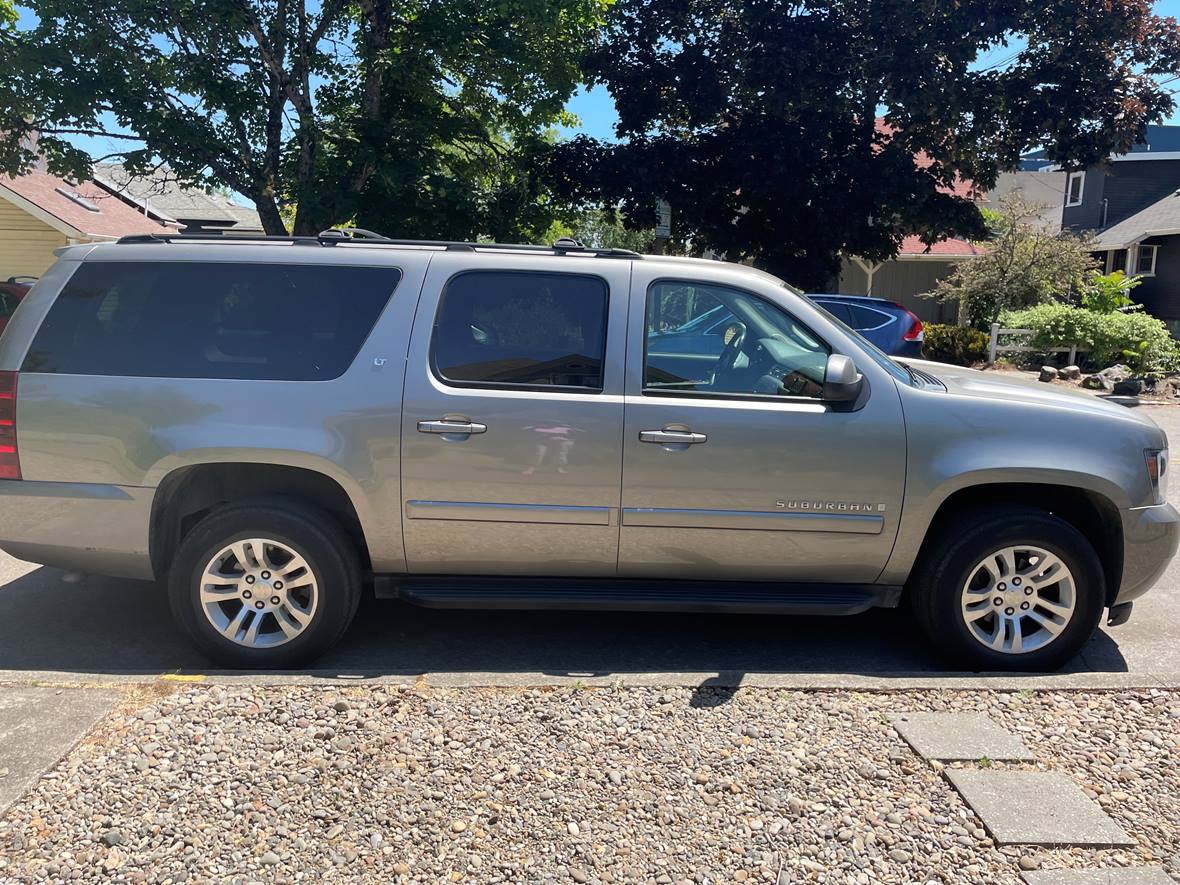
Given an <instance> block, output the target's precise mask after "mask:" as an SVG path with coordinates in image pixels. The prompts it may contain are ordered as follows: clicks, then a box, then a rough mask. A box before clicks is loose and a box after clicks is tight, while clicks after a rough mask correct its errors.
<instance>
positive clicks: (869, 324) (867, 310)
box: [850, 304, 893, 329]
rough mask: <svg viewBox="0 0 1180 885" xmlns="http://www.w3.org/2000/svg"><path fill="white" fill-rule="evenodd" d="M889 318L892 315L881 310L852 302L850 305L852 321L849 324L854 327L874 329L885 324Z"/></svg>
mask: <svg viewBox="0 0 1180 885" xmlns="http://www.w3.org/2000/svg"><path fill="white" fill-rule="evenodd" d="M891 319H893V317H891V316H890V315H889V314H887V313H885V312H883V311H880V310H874V309H873V308H871V307H861V306H860V305H855V304H854V305H853V306H852V323H851V324H850V325H851V326H852V328H854V329H876V328H879V327H881V326H883V325H885V324H886V323H887V322H889V321H890V320H891Z"/></svg>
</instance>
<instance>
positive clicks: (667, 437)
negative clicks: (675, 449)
mask: <svg viewBox="0 0 1180 885" xmlns="http://www.w3.org/2000/svg"><path fill="white" fill-rule="evenodd" d="M707 439H708V437H707V436H705V435H704V434H703V433H692V432H691V431H688V430H641V431H639V441H640V442H645V443H655V444H656V445H658V446H669V445H672V446H677V445H679V446H697V445H700V444H701V443H703V442H704V441H705V440H707Z"/></svg>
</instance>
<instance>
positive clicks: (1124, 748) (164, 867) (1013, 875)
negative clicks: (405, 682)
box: [0, 685, 1180, 885]
mask: <svg viewBox="0 0 1180 885" xmlns="http://www.w3.org/2000/svg"><path fill="white" fill-rule="evenodd" d="M905 710H958V711H963V712H982V713H986V714H988V715H989V716H991V717H993V718H994V719H995V720H996V721H997V722H998V723H1000V724H1001V725H1003V726H1004V727H1006V728H1008V729H1009V730H1010V731H1012V732H1013V733H1015V734H1017V735H1019V736H1020V737H1022V738H1023V739H1024V741H1025V742H1026V743H1027V744H1028V745H1029V746H1030V747H1031V748H1032V749H1033V750H1034V752H1035V753H1036V754H1037V756H1038V760H1037V762H1036V763H1033V764H1032V765H1030V766H1023V767H1031V768H1041V769H1046V770H1049V769H1052V770H1058V771H1064V772H1066V773H1068V774H1069V775H1071V776H1072V777H1073V778H1074V779H1075V780H1076V781H1077V782H1078V784H1079V785H1080V786H1082V788H1083V789H1084V790H1086V792H1087V793H1088V794H1089V795H1090V796H1091V797H1092V798H1094V799H1095V801H1097V802H1099V803H1100V804H1101V805H1102V807H1103V808H1104V809H1105V810H1106V811H1107V812H1108V813H1109V814H1110V815H1111V816H1112V817H1113V818H1114V819H1115V820H1116V821H1117V822H1118V823H1119V824H1120V825H1121V826H1122V827H1124V828H1125V829H1126V830H1127V831H1128V832H1129V833H1131V834H1132V836H1134V837H1135V838H1136V839H1137V840H1138V846H1137V847H1136V848H1134V849H1127V850H1119V851H1096V850H1080V849H1077V850H1062V849H1058V850H1039V849H1028V848H1025V849H1016V848H1003V849H1001V848H998V847H997V846H996V845H995V844H994V843H993V842H992V840H991V839H990V838H989V837H988V835H987V833H986V832H985V830H984V829H983V827H982V826H981V823H980V821H979V820H978V819H976V818H975V817H974V815H973V814H972V813H971V812H970V810H969V809H968V808H967V807H966V805H965V804H964V803H963V801H962V800H961V799H960V798H959V796H958V794H957V793H955V792H954V790H953V789H952V788H951V787H950V785H949V784H948V783H947V781H946V780H945V778H944V776H943V774H942V771H941V766H940V765H938V764H937V763H935V764H931V763H928V762H925V761H923V760H921V759H920V758H919V757H917V756H916V755H915V754H913V753H912V752H911V751H910V749H909V748H908V746H907V745H906V744H905V743H904V742H903V741H902V740H901V739H900V738H899V737H898V735H897V734H896V732H895V731H894V730H893V728H892V727H891V726H890V725H889V724H888V722H887V720H886V716H885V714H886V713H889V712H897V711H905ZM975 764H977V765H984V766H987V765H989V764H990V765H995V766H997V767H998V766H999V763H989V761H987V760H983V761H981V762H979V763H975ZM1145 864H1155V865H1161V866H1164V867H1165V868H1166V869H1167V870H1168V871H1169V873H1170V874H1171V875H1172V877H1173V878H1174V879H1176V880H1177V881H1178V882H1180V693H1171V692H1166V691H1135V692H1111V693H1100V692H1036V693H1033V692H1016V693H994V692H983V691H979V692H958V691H955V692H951V691H946V692H933V691H908V692H896V693H892V692H885V693H860V692H850V691H844V692H837V691H815V692H799V691H785V690H774V689H742V690H739V691H737V692H736V693H734V692H732V691H726V690H722V689H710V688H700V689H696V690H689V689H648V688H579V687H573V688H570V687H563V688H557V689H490V688H489V689H478V688H465V689H440V688H431V687H428V686H425V685H421V686H417V687H412V688H395V687H391V686H384V687H381V686H377V687H351V688H346V689H335V688H325V687H320V686H311V687H308V686H304V687H281V688H280V687H260V686H217V685H190V686H163V685H161V686H158V687H156V688H154V689H153V690H151V691H146V692H145V691H142V690H141V691H138V692H136V693H135V694H133V695H130V696H129V697H128V700H127V703H126V704H125V705H123V706H122V707H121V708H119V709H118V710H116V711H115V712H114V713H112V714H111V715H110V716H108V717H107V718H106V719H105V720H104V721H103V722H102V723H101V724H100V725H99V726H98V727H97V728H96V729H95V730H94V731H93V732H92V733H91V734H90V735H89V736H88V737H87V738H86V739H85V740H84V741H83V742H82V744H81V745H79V746H78V747H77V748H76V749H75V750H74V751H73V752H72V753H71V754H69V755H68V756H67V757H66V758H65V759H64V760H63V761H62V762H61V763H60V764H59V765H58V766H57V767H56V768H55V769H54V770H52V771H50V772H49V773H47V774H46V776H45V777H43V778H42V779H41V780H40V781H39V782H38V783H37V784H36V785H35V787H34V788H33V790H32V791H31V792H29V793H28V794H26V795H25V796H24V797H23V798H22V799H21V800H19V801H18V802H17V803H16V805H14V806H13V807H12V808H11V809H10V810H9V812H8V813H7V814H6V815H5V816H4V817H3V818H0V882H3V883H9V882H19V883H23V882H39V881H53V882H58V881H67V882H68V881H83V882H152V883H157V882H158V883H165V882H210V883H212V882H216V883H224V882H234V883H236V882H307V881H314V880H326V881H338V882H380V883H385V882H421V883H446V882H464V883H496V882H510V883H549V882H553V883H564V882H579V883H581V882H602V883H698V885H705V883H722V882H749V883H759V882H771V883H775V882H777V883H788V882H791V883H793V882H811V881H816V882H839V883H861V885H867V883H878V882H899V883H900V882H906V883H909V882H916V883H952V882H955V883H958V882H964V883H975V882H980V883H983V882H986V883H993V882H995V883H1011V885H1014V883H1017V882H1019V881H1020V880H1019V874H1020V871H1021V870H1022V869H1034V868H1042V869H1052V868H1059V867H1079V868H1083V867H1085V868H1094V867H1099V866H1138V865H1145Z"/></svg>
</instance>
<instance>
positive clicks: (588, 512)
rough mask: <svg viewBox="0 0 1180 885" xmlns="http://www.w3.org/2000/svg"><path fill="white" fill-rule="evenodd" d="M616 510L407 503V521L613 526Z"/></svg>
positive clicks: (458, 502) (533, 505)
mask: <svg viewBox="0 0 1180 885" xmlns="http://www.w3.org/2000/svg"><path fill="white" fill-rule="evenodd" d="M613 509H614V508H612V507H583V506H574V505H568V504H490V503H483V502H479V501H407V502H406V519H460V520H469V521H471V522H536V523H545V524H552V523H561V524H565V525H610V524H611V519H610V516H611V511H612V510H613Z"/></svg>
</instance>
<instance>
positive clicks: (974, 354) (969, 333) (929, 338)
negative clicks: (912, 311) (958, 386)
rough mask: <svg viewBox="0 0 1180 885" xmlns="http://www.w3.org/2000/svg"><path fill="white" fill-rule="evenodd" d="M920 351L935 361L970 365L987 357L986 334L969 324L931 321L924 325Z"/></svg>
mask: <svg viewBox="0 0 1180 885" xmlns="http://www.w3.org/2000/svg"><path fill="white" fill-rule="evenodd" d="M925 329H926V338H925V341H923V343H922V353H923V354H924V355H925V357H926V359H928V360H933V361H934V362H936V363H953V364H954V365H956V366H970V365H972V364H974V363H981V362H983V361H984V360H986V359H987V345H988V340H989V339H988V336H987V335H985V334H984V333H983V332H980V331H979V330H978V329H975V328H972V327H971V326H952V325H947V324H943V323H932V324H929V325H927V326H926V327H925Z"/></svg>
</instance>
